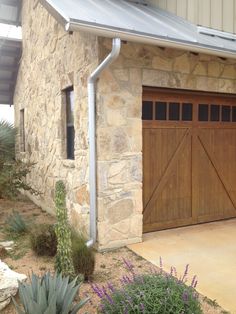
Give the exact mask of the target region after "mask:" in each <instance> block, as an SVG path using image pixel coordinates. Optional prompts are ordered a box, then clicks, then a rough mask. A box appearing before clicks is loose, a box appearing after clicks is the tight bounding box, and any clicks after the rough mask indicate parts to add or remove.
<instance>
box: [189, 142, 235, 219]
mask: <svg viewBox="0 0 236 314" xmlns="http://www.w3.org/2000/svg"><path fill="white" fill-rule="evenodd" d="M196 151H197V154H195V155H194V156H193V158H194V159H195V163H196V171H195V172H194V173H193V175H194V176H195V181H194V193H195V198H194V199H195V204H194V208H195V210H196V212H197V216H201V217H202V216H208V215H211V216H212V215H213V216H215V218H217V217H218V216H220V217H222V216H223V215H224V213H225V212H232V211H233V210H234V205H233V203H232V201H231V197H230V194H229V192H228V190H227V188H226V186H225V181H224V179H223V178H222V176H221V173H220V172H221V171H219V168H218V166H217V164H216V162H215V160H214V158H213V156H212V154H211V153H209V147H206V146H205V145H203V144H202V142H201V141H200V139H198V141H197V149H196Z"/></svg>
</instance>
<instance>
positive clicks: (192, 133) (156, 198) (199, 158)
mask: <svg viewBox="0 0 236 314" xmlns="http://www.w3.org/2000/svg"><path fill="white" fill-rule="evenodd" d="M143 99H144V100H149V101H152V102H153V104H155V102H157V101H160V102H166V103H167V104H169V103H170V102H178V103H180V104H181V103H189V102H191V103H192V104H193V118H192V121H188V122H186V121H181V120H179V121H170V120H168V119H167V120H165V121H158V120H155V119H153V120H149V121H143V174H144V176H143V200H144V204H143V208H144V212H143V215H144V216H143V220H144V232H150V231H155V230H161V229H165V228H172V227H178V226H183V225H190V224H196V223H198V222H208V221H213V220H219V219H223V218H230V217H236V185H235V182H236V123H233V122H227V123H226V122H211V121H208V122H201V121H199V117H198V105H199V104H201V103H204V104H212V103H213V104H218V105H222V104H226V105H231V106H234V105H235V103H236V98H235V96H233V97H230V96H222V95H211V94H203V93H201V94H200V93H191V92H181V91H176V92H175V91H173V90H172V91H171V90H163V89H156V90H155V89H146V90H144V96H143ZM154 114H155V110H154Z"/></svg>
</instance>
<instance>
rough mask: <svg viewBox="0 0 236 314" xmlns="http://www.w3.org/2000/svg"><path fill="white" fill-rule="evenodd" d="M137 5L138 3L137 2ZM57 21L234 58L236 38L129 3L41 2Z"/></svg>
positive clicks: (118, 0)
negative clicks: (204, 30)
mask: <svg viewBox="0 0 236 314" xmlns="http://www.w3.org/2000/svg"><path fill="white" fill-rule="evenodd" d="M137 2H138V1H137ZM41 3H42V4H43V5H45V6H46V7H47V8H48V10H49V11H50V12H51V13H52V15H54V16H55V17H56V18H57V19H58V20H59V21H60V22H62V23H64V25H65V26H66V24H68V23H69V24H70V29H71V30H76V29H77V28H81V29H84V28H86V30H89V29H91V31H92V32H98V31H99V34H100V35H101V36H108V37H115V36H119V37H120V38H121V39H124V40H131V37H132V40H133V41H137V42H147V40H148V39H149V40H150V43H151V41H152V43H153V44H155V42H156V44H158V45H163V46H165V45H167V43H168V45H169V46H171V44H173V46H174V45H175V44H177V45H178V48H181V46H182V48H183V49H188V50H195V51H197V50H201V51H204V50H205V51H206V53H207V52H208V53H211V51H212V53H214V54H218V55H223V56H226V55H227V56H229V57H233V58H236V36H233V35H232V36H231V34H229V33H225V34H227V36H228V37H229V38H226V37H227V36H224V33H223V32H218V31H216V30H214V34H211V30H210V29H209V31H208V32H209V33H210V35H209V34H206V33H204V32H202V29H200V28H199V27H198V26H197V25H195V24H192V23H190V22H188V21H186V20H184V19H183V18H181V17H178V16H176V15H174V14H172V13H169V12H167V11H164V10H161V9H158V8H155V7H152V6H150V5H147V4H143V3H135V2H134V1H128V0H41Z"/></svg>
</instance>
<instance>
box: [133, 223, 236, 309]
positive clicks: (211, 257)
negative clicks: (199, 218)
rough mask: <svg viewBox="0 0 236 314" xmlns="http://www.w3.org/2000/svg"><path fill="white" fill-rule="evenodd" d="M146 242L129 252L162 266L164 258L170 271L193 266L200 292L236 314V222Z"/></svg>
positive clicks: (176, 232)
mask: <svg viewBox="0 0 236 314" xmlns="http://www.w3.org/2000/svg"><path fill="white" fill-rule="evenodd" d="M143 240H144V241H143V243H138V244H133V245H130V246H129V248H130V249H131V250H133V251H134V252H135V253H137V254H138V255H140V256H142V257H144V258H145V259H147V260H149V261H150V262H152V263H153V264H155V265H158V266H159V259H160V256H161V257H162V260H163V266H164V269H165V270H166V271H169V270H170V268H171V266H174V267H176V269H177V271H178V272H179V273H183V271H184V269H185V266H186V264H189V265H190V276H189V278H190V277H191V276H193V275H195V274H196V275H197V277H198V287H197V290H198V291H199V292H200V293H201V294H203V295H205V296H207V297H208V298H210V299H212V300H216V301H217V303H218V304H219V305H221V306H222V307H223V308H224V309H226V310H228V311H230V312H231V313H232V314H236V219H231V220H225V221H220V222H213V223H207V224H202V225H197V226H191V227H184V228H178V229H171V230H164V231H159V232H153V233H148V234H144V236H143ZM190 279H191V278H190ZM190 284H191V282H190Z"/></svg>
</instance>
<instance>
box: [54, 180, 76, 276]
mask: <svg viewBox="0 0 236 314" xmlns="http://www.w3.org/2000/svg"><path fill="white" fill-rule="evenodd" d="M55 203H56V213H57V223H56V227H55V231H56V236H57V255H56V265H55V267H56V270H57V272H58V273H62V274H63V276H70V277H73V276H74V266H73V261H72V249H71V246H72V245H71V230H70V226H69V223H68V218H67V210H66V189H65V185H64V183H63V182H62V181H58V182H57V183H56V193H55Z"/></svg>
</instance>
